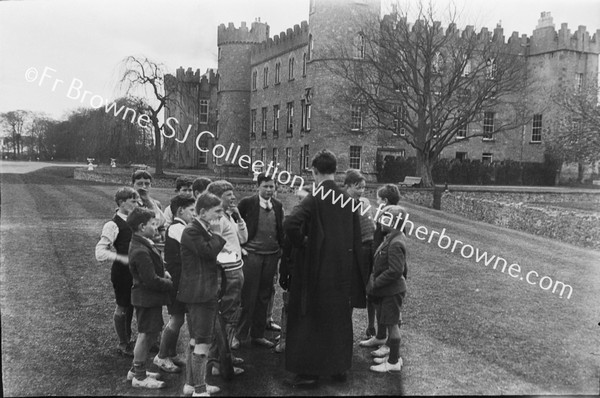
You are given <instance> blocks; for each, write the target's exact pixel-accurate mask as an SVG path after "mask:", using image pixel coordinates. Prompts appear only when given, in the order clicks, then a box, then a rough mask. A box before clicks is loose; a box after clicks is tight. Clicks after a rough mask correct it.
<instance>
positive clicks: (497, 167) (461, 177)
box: [378, 157, 557, 186]
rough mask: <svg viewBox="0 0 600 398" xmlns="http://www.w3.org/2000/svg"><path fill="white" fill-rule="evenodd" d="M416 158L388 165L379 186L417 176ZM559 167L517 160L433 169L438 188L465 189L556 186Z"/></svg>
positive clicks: (443, 162) (448, 163)
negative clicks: (455, 186) (442, 186)
mask: <svg viewBox="0 0 600 398" xmlns="http://www.w3.org/2000/svg"><path fill="white" fill-rule="evenodd" d="M416 169H417V160H416V158H414V157H411V158H400V159H397V160H392V161H387V162H385V164H384V165H383V166H382V167H381V170H380V171H379V174H378V181H379V182H391V183H397V182H399V181H402V180H404V177H406V176H416ZM556 171H557V167H556V164H555V163H554V162H552V161H550V160H546V161H545V162H544V163H534V162H523V163H519V162H516V161H513V160H505V161H501V162H492V163H487V164H483V163H482V162H481V161H480V160H471V159H465V160H462V161H461V160H458V159H445V158H444V159H438V160H437V161H436V162H435V163H434V165H433V168H432V177H433V181H434V182H435V183H436V184H445V183H448V184H465V185H540V186H552V185H554V183H555V178H556Z"/></svg>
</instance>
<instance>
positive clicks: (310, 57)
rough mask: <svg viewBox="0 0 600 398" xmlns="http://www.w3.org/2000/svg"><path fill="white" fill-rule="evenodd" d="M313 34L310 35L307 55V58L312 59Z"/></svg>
mask: <svg viewBox="0 0 600 398" xmlns="http://www.w3.org/2000/svg"><path fill="white" fill-rule="evenodd" d="M313 45H314V42H313V36H312V34H310V35H308V54H307V55H306V57H307V60H308V61H310V60H311V59H312V56H313Z"/></svg>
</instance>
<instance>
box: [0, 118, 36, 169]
mask: <svg viewBox="0 0 600 398" xmlns="http://www.w3.org/2000/svg"><path fill="white" fill-rule="evenodd" d="M28 116H29V111H24V110H17V111H10V112H6V113H2V114H0V118H2V123H3V124H4V125H5V126H6V127H7V128H8V130H9V131H10V134H11V143H12V147H13V154H14V156H15V158H17V157H18V156H20V155H21V152H22V150H23V128H24V125H25V122H26V119H27V117H28Z"/></svg>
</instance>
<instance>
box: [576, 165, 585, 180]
mask: <svg viewBox="0 0 600 398" xmlns="http://www.w3.org/2000/svg"><path fill="white" fill-rule="evenodd" d="M584 170H585V169H584V166H583V163H581V162H578V163H577V183H579V184H581V183H582V182H583V172H584Z"/></svg>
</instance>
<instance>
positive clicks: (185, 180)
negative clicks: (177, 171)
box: [175, 176, 194, 192]
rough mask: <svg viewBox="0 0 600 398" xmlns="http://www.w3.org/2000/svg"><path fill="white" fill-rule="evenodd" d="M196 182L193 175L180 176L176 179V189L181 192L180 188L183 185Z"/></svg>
mask: <svg viewBox="0 0 600 398" xmlns="http://www.w3.org/2000/svg"><path fill="white" fill-rule="evenodd" d="M193 183H194V181H193V180H192V178H191V177H187V176H179V177H177V179H176V180H175V190H176V191H177V192H179V190H180V189H181V188H183V187H187V186H191V185H192V184H193Z"/></svg>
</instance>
